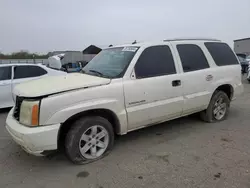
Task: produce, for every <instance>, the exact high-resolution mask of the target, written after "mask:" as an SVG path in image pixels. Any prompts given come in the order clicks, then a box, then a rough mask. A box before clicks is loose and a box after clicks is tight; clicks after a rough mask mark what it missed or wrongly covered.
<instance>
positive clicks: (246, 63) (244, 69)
mask: <svg viewBox="0 0 250 188" xmlns="http://www.w3.org/2000/svg"><path fill="white" fill-rule="evenodd" d="M237 57H238V60H239V62H240V65H241V72H242V74H245V73H247V72H248V66H249V62H250V57H249V59H248V58H246V55H245V54H237Z"/></svg>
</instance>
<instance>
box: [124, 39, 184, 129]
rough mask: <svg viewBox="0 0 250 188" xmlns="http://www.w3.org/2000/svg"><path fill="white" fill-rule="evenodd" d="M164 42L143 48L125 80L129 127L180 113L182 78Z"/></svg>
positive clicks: (133, 127)
mask: <svg viewBox="0 0 250 188" xmlns="http://www.w3.org/2000/svg"><path fill="white" fill-rule="evenodd" d="M165 44H167V43H165ZM165 44H164V45H157V46H150V47H147V48H146V49H144V50H143V52H142V53H141V55H140V57H139V58H138V60H137V62H136V64H135V66H134V70H133V72H132V75H131V77H130V78H129V79H128V80H124V93H125V106H126V110H127V114H128V124H129V125H128V128H129V130H133V129H137V128H140V127H141V126H145V125H148V124H152V123H157V122H161V121H164V120H168V119H171V118H175V117H179V116H180V115H181V112H182V107H183V96H182V85H181V80H180V76H179V74H178V68H177V66H176V62H175V60H174V56H173V55H172V50H171V48H170V46H169V45H165Z"/></svg>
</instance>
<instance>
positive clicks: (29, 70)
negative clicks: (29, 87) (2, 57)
mask: <svg viewBox="0 0 250 188" xmlns="http://www.w3.org/2000/svg"><path fill="white" fill-rule="evenodd" d="M47 74H48V73H47V71H46V70H44V69H43V68H41V67H40V66H36V65H20V66H15V67H14V77H13V81H12V87H15V86H16V85H17V84H20V83H22V82H27V81H30V80H33V79H38V78H41V77H43V76H46V75H47Z"/></svg>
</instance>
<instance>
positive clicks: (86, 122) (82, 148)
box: [65, 116, 114, 164]
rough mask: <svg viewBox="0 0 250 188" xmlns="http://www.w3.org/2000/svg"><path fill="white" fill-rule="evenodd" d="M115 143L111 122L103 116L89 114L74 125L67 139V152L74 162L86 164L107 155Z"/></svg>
mask: <svg viewBox="0 0 250 188" xmlns="http://www.w3.org/2000/svg"><path fill="white" fill-rule="evenodd" d="M92 133H93V134H92ZM113 145H114V130H113V127H112V125H111V123H110V122H109V121H108V120H107V119H105V118H103V117H99V116H89V117H83V118H80V119H78V120H76V121H75V123H74V124H73V125H72V128H71V129H70V130H69V132H68V133H67V136H66V139H65V152H66V155H67V157H68V158H69V159H70V160H71V161H72V162H73V163H75V164H86V163H90V162H93V161H96V160H98V159H100V158H102V157H104V156H106V155H107V154H108V153H109V152H110V151H111V149H112V147H113Z"/></svg>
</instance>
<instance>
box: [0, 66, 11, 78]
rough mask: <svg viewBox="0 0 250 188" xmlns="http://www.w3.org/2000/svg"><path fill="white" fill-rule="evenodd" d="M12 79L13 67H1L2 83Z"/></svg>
mask: <svg viewBox="0 0 250 188" xmlns="http://www.w3.org/2000/svg"><path fill="white" fill-rule="evenodd" d="M10 79H11V67H0V81H2V80H10Z"/></svg>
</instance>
